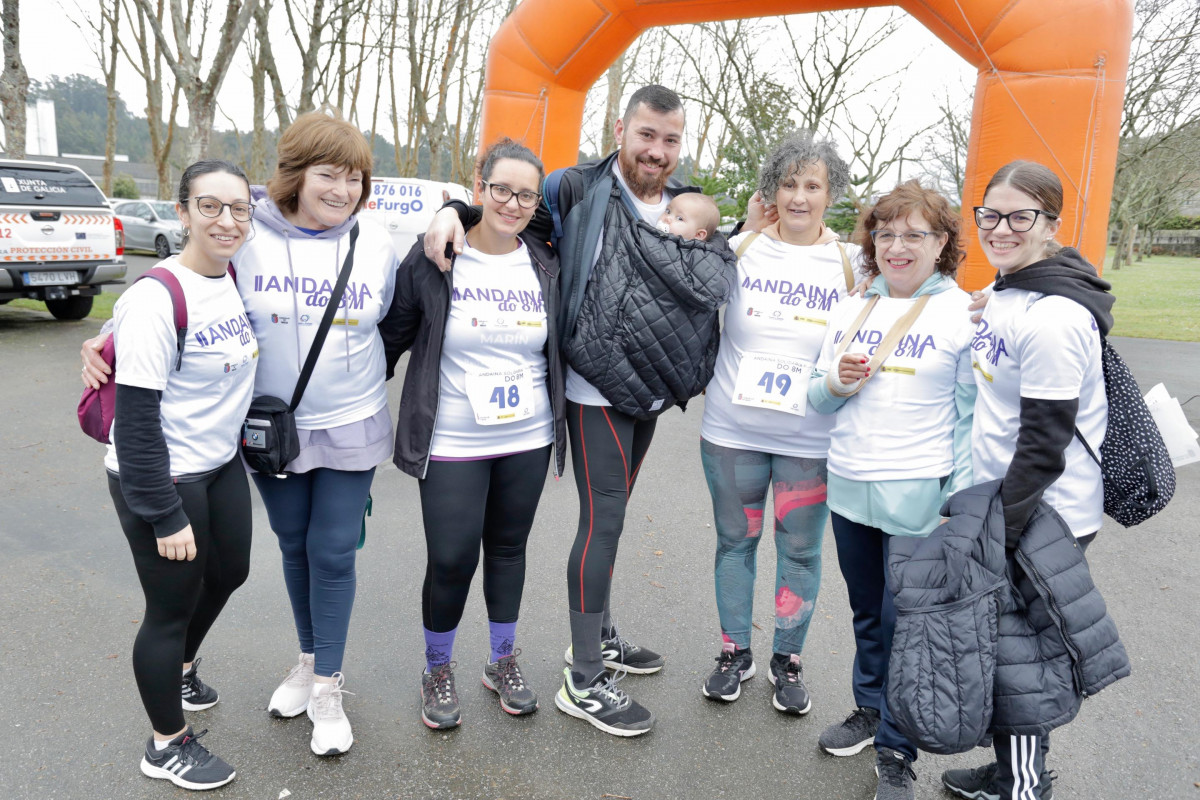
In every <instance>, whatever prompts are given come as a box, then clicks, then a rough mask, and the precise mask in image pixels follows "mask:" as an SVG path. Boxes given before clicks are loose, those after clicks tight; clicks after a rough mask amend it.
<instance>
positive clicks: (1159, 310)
mask: <svg viewBox="0 0 1200 800" xmlns="http://www.w3.org/2000/svg"><path fill="white" fill-rule="evenodd" d="M1104 279H1105V280H1106V281H1108V282H1109V283H1111V284H1112V287H1113V288H1112V292H1113V294H1114V295H1116V297H1117V302H1116V304H1115V305H1114V306H1113V317H1114V319H1115V323H1114V325H1113V329H1112V335H1113V336H1134V337H1138V338H1142V339H1171V340H1174V341H1178V342H1200V258H1188V257H1186V256H1151V257H1149V258H1146V259H1144V260H1142V261H1139V262H1137V263H1135V264H1130V265H1128V266H1125V267H1122V268H1121V269H1119V270H1116V269H1111V268H1109V269H1105V270H1104Z"/></svg>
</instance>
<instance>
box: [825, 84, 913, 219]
mask: <svg viewBox="0 0 1200 800" xmlns="http://www.w3.org/2000/svg"><path fill="white" fill-rule="evenodd" d="M868 108H869V109H870V113H861V114H852V115H849V116H848V117H847V119H846V122H845V123H843V124H844V127H845V133H846V136H847V137H848V138H849V139H850V146H851V148H852V149H853V152H852V153H851V158H850V167H851V169H850V187H849V188H848V189H847V190H846V194H847V195H848V196H849V199H850V202H851V203H853V204H854V209H855V211H857V212H858V213H860V214H861V213H862V212H863V210H864V209H865V208H866V207H867V206H869V205H870V204H871V203H872V202H873V200H874V197H875V195H876V194H877V190H878V187H879V182H880V181H881V180H883V179H884V178H885V177H886V176H888V175H890V174H891V172H892V169H893V168H895V167H897V166H899V167H900V177H901V178H903V175H904V162H905V161H906V160H907V161H916V160H918V158H917V153H915V152H914V148H913V143H914V142H916V141H917V140H918V139H920V138H921V137H922V136H924V135H925V134H926V133H928V132H929V130H930V129H931V128H932V127H933V126H934V124H936V123H933V124H930V125H927V126H925V127H924V128H921V129H920V130H917V131H913V132H911V133H908V134H907V135H901V136H900V137H899V138H898V139H897V137H895V136H893V135H892V132H893V131H895V130H897V129H898V126H896V125H895V119H896V113H897V111H898V110H899V108H900V100H899V99H897V98H896V96H895V95H892V96H890V97H889V98H888V99H887V100H886V101H885V102H884V104H883V105H882V106H876V105H875V104H874V103H871V104H869V105H868Z"/></svg>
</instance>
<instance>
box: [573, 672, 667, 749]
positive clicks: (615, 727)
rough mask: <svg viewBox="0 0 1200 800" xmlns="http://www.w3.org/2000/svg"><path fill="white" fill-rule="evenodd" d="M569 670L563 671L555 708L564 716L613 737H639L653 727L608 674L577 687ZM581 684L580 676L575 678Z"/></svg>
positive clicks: (651, 718)
mask: <svg viewBox="0 0 1200 800" xmlns="http://www.w3.org/2000/svg"><path fill="white" fill-rule="evenodd" d="M576 680H577V679H576V677H575V673H573V672H572V671H571V668H570V667H567V668H566V669H564V670H563V685H562V688H561V689H559V690H558V694H556V695H554V705H555V706H557V707H558V710H559V711H561V712H563V713H564V714H569V715H571V716H572V717H575V718H577V719H582V720H586V721H587V722H589V723H591V724H592V725H594V726H596V727H597V728H599V729H600V730H602V731H604V732H605V733H611V734H612V735H613V736H640V735H642V734H643V733H648V732H649V731H650V729H651V728H653V727H654V714H652V713H651V712H650V710H649V709H647V708H645V707H644V706H642V705H639V704H638V703H636V702H634V700H633V699H632V698H631V697H630V696H629V695H628V694H626V693H625V692H624V691H622V690H621V689H618V688H617V684H616V681H615V680H613V677H612V676H611V675H609V674H608V673H607V672H604V673H601V674H600V676H599V677H598V678H596V680H595V681H593V682H592V683H591V684H588V685H583V686H580V685H578V684H577V683H576ZM578 680H579V681H582V680H583V678H582V676H581V677H580V678H578Z"/></svg>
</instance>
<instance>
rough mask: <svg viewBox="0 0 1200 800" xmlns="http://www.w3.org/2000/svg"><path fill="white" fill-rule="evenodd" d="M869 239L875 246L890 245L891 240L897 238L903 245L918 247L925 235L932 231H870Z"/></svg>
mask: <svg viewBox="0 0 1200 800" xmlns="http://www.w3.org/2000/svg"><path fill="white" fill-rule="evenodd" d="M870 235H871V241H872V242H874V243H875V247H877V248H879V249H886V248H888V247H891V246H892V242H894V241H896V240H897V239H899V240H900V241H901V242H903V243H904V246H905V247H920V246H921V245H922V244H924V243H925V237H926V236H932V235H933V231H905V232H904V233H896V232H894V231H884V230H878V231H871V234H870Z"/></svg>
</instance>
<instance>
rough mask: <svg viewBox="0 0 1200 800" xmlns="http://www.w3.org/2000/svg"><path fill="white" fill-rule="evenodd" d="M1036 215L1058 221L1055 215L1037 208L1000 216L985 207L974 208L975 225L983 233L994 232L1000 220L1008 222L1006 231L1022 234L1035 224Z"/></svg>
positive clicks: (998, 213) (997, 212) (993, 210)
mask: <svg viewBox="0 0 1200 800" xmlns="http://www.w3.org/2000/svg"><path fill="white" fill-rule="evenodd" d="M1038 214H1041V215H1042V216H1043V217H1045V218H1046V219H1058V215H1057V214H1051V213H1050V212H1049V211H1042V210H1041V209H1039V208H1023V209H1021V210H1020V211H1010V212H1008V213H1007V214H1001V213H1000V212H999V211H996V210H995V209H992V208H988V207H987V206H975V224H976V225H977V226H978V227H980V228H982V229H983V230H985V231H990V230H994V229H995V227H996V226H997V225H999V224H1000V221H1001V220H1008V229H1009V230H1010V231H1012V232H1013V233H1024V232H1025V231H1027V230H1030V229H1031V228H1032V227H1033V226H1034V225H1035V224H1036V223H1037V218H1038Z"/></svg>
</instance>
